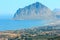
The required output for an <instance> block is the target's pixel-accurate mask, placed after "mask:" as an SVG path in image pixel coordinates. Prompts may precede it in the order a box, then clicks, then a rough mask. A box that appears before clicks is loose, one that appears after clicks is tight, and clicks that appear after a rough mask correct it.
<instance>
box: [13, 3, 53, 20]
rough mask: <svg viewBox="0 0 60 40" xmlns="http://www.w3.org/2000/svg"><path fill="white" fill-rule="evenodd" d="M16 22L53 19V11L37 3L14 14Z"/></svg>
mask: <svg viewBox="0 0 60 40" xmlns="http://www.w3.org/2000/svg"><path fill="white" fill-rule="evenodd" d="M13 19H15V20H31V19H53V16H52V11H51V10H50V9H49V8H48V7H46V6H44V5H43V4H41V3H39V2H36V3H33V4H31V5H29V6H26V7H24V8H19V9H18V10H17V12H16V13H15V14H14V18H13Z"/></svg>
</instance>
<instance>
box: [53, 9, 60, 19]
mask: <svg viewBox="0 0 60 40" xmlns="http://www.w3.org/2000/svg"><path fill="white" fill-rule="evenodd" d="M53 11H54V13H55V14H54V15H55V17H56V19H60V9H54V10H53Z"/></svg>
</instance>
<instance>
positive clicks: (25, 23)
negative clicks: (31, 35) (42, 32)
mask: <svg viewBox="0 0 60 40" xmlns="http://www.w3.org/2000/svg"><path fill="white" fill-rule="evenodd" d="M49 22H50V21H47V20H0V31H5V30H19V29H24V28H30V27H38V26H44V25H45V24H47V23H49Z"/></svg>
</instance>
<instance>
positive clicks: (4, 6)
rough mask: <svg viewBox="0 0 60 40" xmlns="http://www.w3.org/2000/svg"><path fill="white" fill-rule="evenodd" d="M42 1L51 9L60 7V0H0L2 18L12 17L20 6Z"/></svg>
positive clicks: (0, 15) (0, 16)
mask: <svg viewBox="0 0 60 40" xmlns="http://www.w3.org/2000/svg"><path fill="white" fill-rule="evenodd" d="M35 2H40V3H42V4H44V5H45V6H47V7H49V8H50V9H51V10H53V9H55V8H60V0H0V19H1V18H11V17H13V15H14V13H15V12H16V10H17V9H18V8H23V7H25V6H28V5H30V4H32V3H35Z"/></svg>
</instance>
